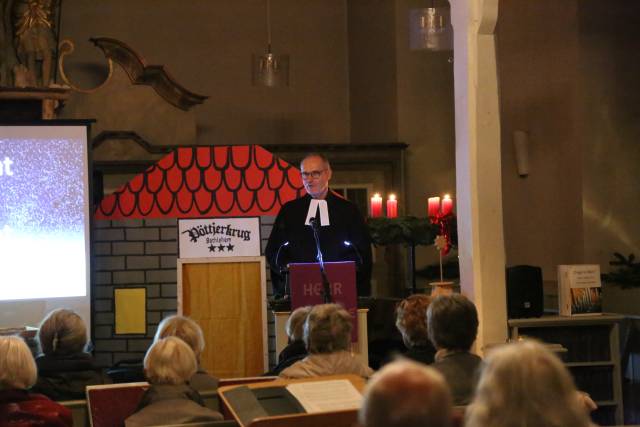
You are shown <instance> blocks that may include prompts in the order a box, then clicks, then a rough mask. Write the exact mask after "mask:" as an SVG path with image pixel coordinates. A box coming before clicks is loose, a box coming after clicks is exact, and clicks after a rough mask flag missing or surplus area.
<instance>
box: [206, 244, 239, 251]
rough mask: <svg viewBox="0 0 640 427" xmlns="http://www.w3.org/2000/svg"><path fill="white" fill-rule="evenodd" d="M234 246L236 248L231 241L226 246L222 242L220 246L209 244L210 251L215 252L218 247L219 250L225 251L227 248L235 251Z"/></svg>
mask: <svg viewBox="0 0 640 427" xmlns="http://www.w3.org/2000/svg"><path fill="white" fill-rule="evenodd" d="M233 248H235V246H234V245H232V244H231V243H229V244H228V245H226V246H225V245H222V244H220V245H218V246H215V245H209V252H215V251H216V249H217V250H218V252H224V250H225V249H226V250H227V252H233Z"/></svg>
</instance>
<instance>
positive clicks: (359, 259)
mask: <svg viewBox="0 0 640 427" xmlns="http://www.w3.org/2000/svg"><path fill="white" fill-rule="evenodd" d="M342 243H344V245H345V246H347V247H349V248H352V249H353V251H354V252H355V253H356V256H357V257H358V261H359V266H362V264H364V261H363V260H362V255H360V251H359V250H358V247H357V246H356V245H354V244H353V243H351V242H350V241H349V240H345V241H344V242H342Z"/></svg>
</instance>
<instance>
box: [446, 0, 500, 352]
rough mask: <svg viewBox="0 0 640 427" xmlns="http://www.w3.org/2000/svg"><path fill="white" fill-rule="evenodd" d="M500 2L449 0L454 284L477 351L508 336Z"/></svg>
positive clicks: (492, 0)
mask: <svg viewBox="0 0 640 427" xmlns="http://www.w3.org/2000/svg"><path fill="white" fill-rule="evenodd" d="M498 1H499V0H450V4H451V19H452V23H453V28H454V79H455V111H456V117H455V122H456V187H457V188H456V192H457V212H458V238H459V249H458V250H459V257H460V282H461V288H462V292H463V293H464V294H466V295H467V296H468V297H469V298H471V299H472V300H473V301H474V302H475V304H476V307H477V308H478V314H479V317H480V328H479V331H478V340H477V342H476V349H477V351H478V352H480V353H482V352H483V350H484V348H485V346H486V345H488V344H494V343H501V342H504V341H505V340H506V337H507V313H506V312H507V310H506V289H505V249H504V236H503V229H502V177H501V168H502V166H501V158H500V115H499V107H498V80H497V73H496V51H495V37H494V29H495V24H496V20H497V17H498Z"/></svg>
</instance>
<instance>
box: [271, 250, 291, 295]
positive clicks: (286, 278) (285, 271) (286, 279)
mask: <svg viewBox="0 0 640 427" xmlns="http://www.w3.org/2000/svg"><path fill="white" fill-rule="evenodd" d="M287 246H289V241H288V240H287V241H285V242H284V243H282V244H281V245H280V247H279V248H278V252H276V259H275V261H274V264H275V265H276V267H278V273H279V274H280V275H281V276H284V295H283V298H287V297H288V296H289V269H286V268H282V267H281V266H280V263H279V262H278V259H279V258H280V252H282V249H283V248H286V247H287Z"/></svg>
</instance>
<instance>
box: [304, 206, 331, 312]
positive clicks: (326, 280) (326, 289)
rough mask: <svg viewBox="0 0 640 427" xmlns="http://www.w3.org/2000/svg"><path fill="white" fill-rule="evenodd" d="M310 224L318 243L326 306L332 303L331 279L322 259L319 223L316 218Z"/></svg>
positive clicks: (318, 256)
mask: <svg viewBox="0 0 640 427" xmlns="http://www.w3.org/2000/svg"><path fill="white" fill-rule="evenodd" d="M309 224H311V229H312V230H313V238H314V240H315V241H316V251H317V255H316V259H317V260H318V263H319V264H320V275H321V276H322V293H323V300H324V303H325V304H329V303H331V302H333V301H332V299H331V286H330V285H329V278H328V277H327V273H326V271H325V270H324V258H323V257H322V249H320V237H319V236H318V222H317V219H316V218H310V219H309Z"/></svg>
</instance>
